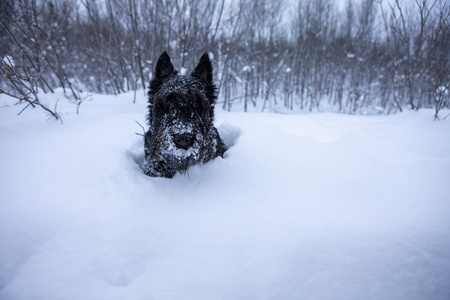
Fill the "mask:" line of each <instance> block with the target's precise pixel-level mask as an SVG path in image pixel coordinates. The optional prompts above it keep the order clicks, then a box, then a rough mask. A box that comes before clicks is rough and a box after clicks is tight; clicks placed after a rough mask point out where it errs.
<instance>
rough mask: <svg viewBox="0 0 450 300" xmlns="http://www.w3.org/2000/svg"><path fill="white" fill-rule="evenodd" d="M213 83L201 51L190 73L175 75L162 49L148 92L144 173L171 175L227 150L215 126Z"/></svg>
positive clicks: (156, 175)
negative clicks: (147, 128)
mask: <svg viewBox="0 0 450 300" xmlns="http://www.w3.org/2000/svg"><path fill="white" fill-rule="evenodd" d="M216 98H217V95H216V87H215V85H214V83H213V78H212V64H211V61H210V59H209V57H208V54H207V53H205V54H204V55H203V56H202V57H201V58H200V62H199V63H198V65H197V67H196V68H195V69H194V71H193V72H192V73H191V74H190V75H178V72H177V71H176V70H175V68H174V66H173V65H172V63H171V61H170V57H169V55H168V54H167V53H166V52H164V53H163V54H161V56H160V58H159V59H158V62H157V63H156V68H155V76H154V78H153V79H152V81H151V82H150V87H149V91H148V111H149V113H148V122H149V125H150V128H149V130H148V131H147V132H146V133H145V136H144V140H145V147H144V149H145V162H144V165H143V170H144V172H145V173H146V174H147V175H150V176H155V177H167V178H172V177H173V176H174V175H175V174H176V173H177V172H186V171H187V169H188V168H189V167H190V166H193V165H195V164H199V163H206V162H207V161H209V160H211V159H214V158H216V157H217V156H223V153H224V152H225V150H226V147H225V145H224V143H223V142H222V140H221V138H220V136H219V133H218V132H217V129H216V128H215V127H214V125H213V121H214V104H215V101H216Z"/></svg>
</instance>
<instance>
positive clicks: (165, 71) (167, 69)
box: [155, 51, 176, 79]
mask: <svg viewBox="0 0 450 300" xmlns="http://www.w3.org/2000/svg"><path fill="white" fill-rule="evenodd" d="M175 74H176V72H175V68H174V67H173V65H172V62H171V61H170V56H169V54H167V52H166V51H164V52H163V53H162V54H161V56H160V57H159V59H158V62H157V63H156V68H155V77H156V79H164V78H166V77H169V76H172V75H175Z"/></svg>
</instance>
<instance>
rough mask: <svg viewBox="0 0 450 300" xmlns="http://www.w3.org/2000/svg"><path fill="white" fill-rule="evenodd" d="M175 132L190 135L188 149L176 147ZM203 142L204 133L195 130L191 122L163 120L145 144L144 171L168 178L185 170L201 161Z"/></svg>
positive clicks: (151, 174)
mask: <svg viewBox="0 0 450 300" xmlns="http://www.w3.org/2000/svg"><path fill="white" fill-rule="evenodd" d="M176 134H190V135H192V136H193V137H194V139H193V143H192V145H191V146H190V147H189V148H188V149H182V148H178V147H177V146H176V144H175V142H174V139H173V136H174V135H176ZM205 142H206V141H205V138H204V135H203V134H201V133H199V132H195V130H194V126H193V125H192V124H191V123H188V124H186V123H181V122H176V121H171V122H163V123H162V124H161V126H159V128H158V129H157V130H156V132H154V133H153V134H152V136H151V138H150V140H149V141H148V144H147V145H146V147H147V148H148V149H146V157H145V162H144V166H143V169H144V172H145V173H146V174H148V175H150V176H163V177H169V178H171V177H173V176H174V175H175V173H176V172H182V173H183V172H186V171H187V169H188V168H189V167H191V166H193V165H195V164H198V163H200V162H202V157H204V156H205V155H204V154H205V153H203V152H204V149H205Z"/></svg>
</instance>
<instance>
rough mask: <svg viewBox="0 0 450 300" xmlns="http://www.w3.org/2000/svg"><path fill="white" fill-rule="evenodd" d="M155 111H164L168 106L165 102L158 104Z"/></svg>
mask: <svg viewBox="0 0 450 300" xmlns="http://www.w3.org/2000/svg"><path fill="white" fill-rule="evenodd" d="M155 109H157V110H159V111H162V110H165V109H166V104H165V103H164V102H161V101H160V102H158V103H156V106H155Z"/></svg>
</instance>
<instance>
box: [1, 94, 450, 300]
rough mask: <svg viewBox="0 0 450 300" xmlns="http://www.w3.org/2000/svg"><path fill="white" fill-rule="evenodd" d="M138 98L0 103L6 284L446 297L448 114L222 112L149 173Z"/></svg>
mask: <svg viewBox="0 0 450 300" xmlns="http://www.w3.org/2000/svg"><path fill="white" fill-rule="evenodd" d="M47 97H48V99H45V100H47V101H49V102H50V103H51V101H54V100H56V97H57V95H56V96H47ZM52 97H54V98H52ZM132 98H133V95H132V94H125V95H121V96H120V97H114V96H100V95H95V96H93V97H92V101H86V102H85V103H84V104H83V105H82V106H81V114H80V115H76V114H75V113H74V111H75V108H74V107H73V106H69V105H66V106H65V105H64V103H62V101H61V102H60V103H59V104H58V109H59V111H60V112H61V114H63V118H64V125H59V124H55V122H53V121H50V122H45V121H44V120H43V117H42V115H41V114H40V111H37V110H31V109H28V110H26V111H24V112H23V113H22V115H21V116H16V114H15V113H17V112H19V111H20V110H21V107H17V106H12V105H11V106H7V107H3V108H2V109H0V115H1V116H0V139H1V140H2V146H1V147H0V158H1V168H0V179H1V182H2V188H1V189H0V199H1V201H0V240H1V241H2V242H1V243H0V253H1V255H0V299H8V300H28V299H46V300H52V299H73V300H77V299H80V300H89V299H95V300H101V299H108V300H114V299H130V300H134V299H135V300H149V299H205V300H206V299H208V300H209V299H321V300H323V299H442V300H444V299H449V297H450V280H449V278H450V252H449V251H448V249H450V221H449V218H448V212H449V211H450V201H449V200H448V199H450V192H449V189H448V182H450V156H449V153H450V142H449V141H450V140H449V132H450V122H449V121H448V120H446V121H442V122H432V116H433V112H431V111H427V110H424V111H420V112H407V113H403V114H399V115H394V116H372V117H363V116H346V115H338V114H307V115H279V114H258V113H254V114H253V113H252V114H243V113H225V112H221V111H218V112H217V113H218V115H217V117H216V124H217V127H218V130H219V132H220V134H221V136H222V138H223V140H224V142H225V144H226V145H227V146H228V147H229V149H228V151H227V152H226V153H225V156H224V158H216V159H214V160H213V161H210V162H208V163H207V164H204V165H198V166H194V167H193V168H191V169H190V170H189V172H188V173H187V174H183V175H182V174H178V175H176V176H175V177H174V178H173V179H166V178H151V177H148V176H146V175H144V174H143V173H142V171H141V169H140V167H139V162H140V161H142V158H143V144H142V136H139V135H135V132H137V133H139V134H141V133H142V130H141V129H140V127H139V126H138V125H136V124H135V121H138V122H139V123H141V124H145V109H146V104H145V99H144V97H143V96H141V97H139V98H138V99H137V103H138V104H135V105H132V104H130V102H131V100H130V99H132ZM61 99H62V97H61ZM0 100H1V101H2V103H5V102H6V103H7V104H8V103H10V102H8V101H10V100H8V99H7V98H5V97H4V96H2V98H1V99H0Z"/></svg>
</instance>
